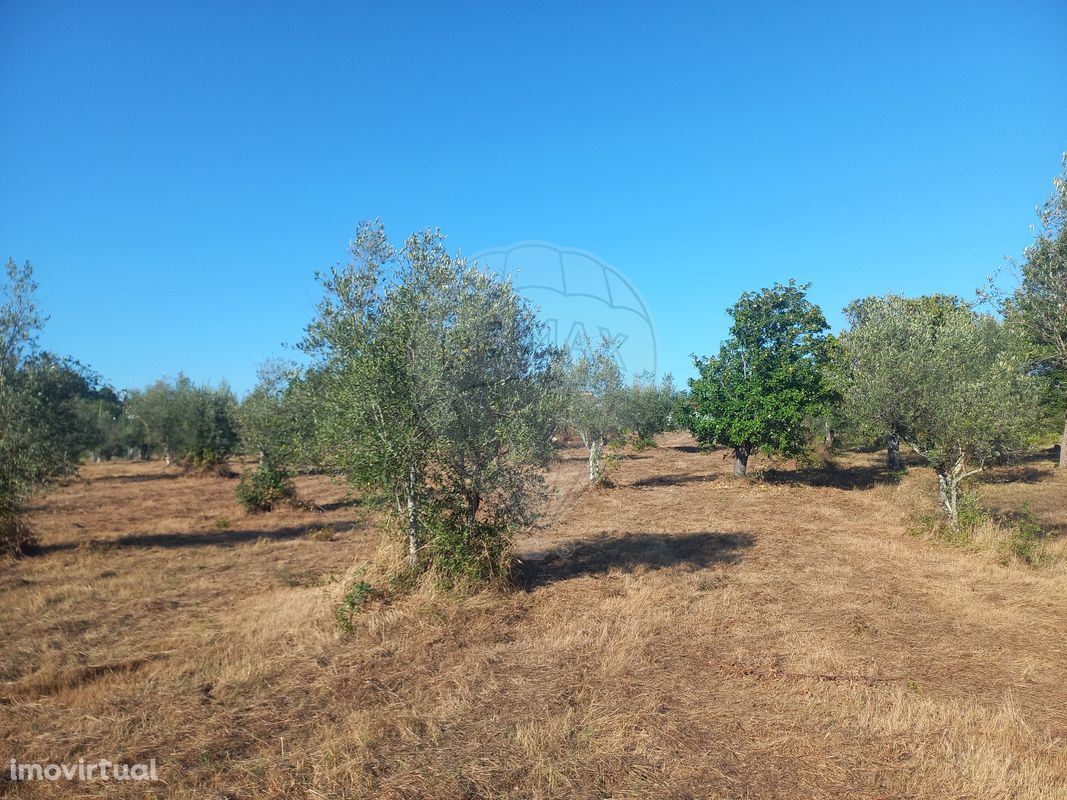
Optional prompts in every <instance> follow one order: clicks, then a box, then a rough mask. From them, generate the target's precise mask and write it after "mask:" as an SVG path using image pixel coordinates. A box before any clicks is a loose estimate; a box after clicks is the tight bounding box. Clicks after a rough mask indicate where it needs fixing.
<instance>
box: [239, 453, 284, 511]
mask: <svg viewBox="0 0 1067 800" xmlns="http://www.w3.org/2000/svg"><path fill="white" fill-rule="evenodd" d="M235 492H236V495H237V502H238V503H240V504H241V508H243V509H244V510H245V511H247V512H249V513H252V514H255V513H258V512H261V511H271V510H273V509H274V508H276V507H277V506H279V505H281V504H282V503H289V504H292V503H293V502H294V501H295V500H296V486H294V485H293V479H292V478H291V477H290V476H289V473H288V472H286V471H285V470H284V469H281V468H279V467H275V466H273V465H271V464H269V463H267V462H264V463H262V464H260V465H259V467H258V468H257V469H255V470H253V471H252V472H251V473H248V472H246V473H245V474H244V475H242V476H241V481H240V483H238V484H237V489H236V490H235Z"/></svg>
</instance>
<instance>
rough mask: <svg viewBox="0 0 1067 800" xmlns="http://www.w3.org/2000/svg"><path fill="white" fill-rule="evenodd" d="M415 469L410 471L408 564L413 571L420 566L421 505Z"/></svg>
mask: <svg viewBox="0 0 1067 800" xmlns="http://www.w3.org/2000/svg"><path fill="white" fill-rule="evenodd" d="M416 490H417V483H416V475H415V468H414V467H411V469H410V470H409V471H408V487H407V495H408V497H407V500H408V564H409V565H410V566H411V568H412V569H415V568H416V567H418V565H419V505H418V499H417V498H416V494H415V493H416Z"/></svg>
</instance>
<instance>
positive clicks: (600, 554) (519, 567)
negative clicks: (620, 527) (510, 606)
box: [513, 532, 756, 591]
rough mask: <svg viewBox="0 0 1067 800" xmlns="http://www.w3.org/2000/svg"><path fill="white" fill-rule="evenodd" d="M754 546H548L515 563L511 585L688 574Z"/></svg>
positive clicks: (715, 542) (674, 538)
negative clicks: (616, 574)
mask: <svg viewBox="0 0 1067 800" xmlns="http://www.w3.org/2000/svg"><path fill="white" fill-rule="evenodd" d="M755 543H756V537H755V536H753V535H752V534H749V533H712V532H706V533H680V534H669V533H628V534H625V535H623V536H610V535H601V536H599V537H597V538H595V539H575V540H570V541H565V542H560V543H558V544H554V545H553V546H552V549H551V551H550V552H548V553H539V554H534V555H532V556H531V557H528V558H526V560H524V561H516V563H515V566H514V571H513V575H514V576H515V583H516V584H517V585H518V586H519V587H521V588H523V589H525V590H527V591H529V590H531V589H535V588H537V587H538V586H545V585H548V584H551V583H556V582H558V581H565V580H569V579H571V578H577V577H580V576H582V575H601V574H604V573H607V572H610V571H611V570H623V571H626V572H632V571H633V570H635V569H637V568H638V567H644V568H646V569H664V568H667V567H676V566H681V567H684V568H687V569H690V570H696V569H703V568H705V567H710V566H712V565H715V564H733V563H735V562H737V561H740V560H741V553H742V552H743V551H744V550H747V549H748V548H750V547H752V545H754V544H755Z"/></svg>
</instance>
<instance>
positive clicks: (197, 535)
mask: <svg viewBox="0 0 1067 800" xmlns="http://www.w3.org/2000/svg"><path fill="white" fill-rule="evenodd" d="M314 527H330V528H333V531H334V533H344V532H346V531H350V530H352V529H353V527H354V526H353V525H352V523H350V522H335V523H333V524H330V525H297V526H293V527H288V528H278V529H276V530H269V531H268V530H250V531H246V530H235V531H234V530H230V531H190V532H189V533H128V534H124V535H122V536H118V537H116V538H114V539H88V540H86V541H82V542H58V543H55V544H42V545H38V546H37V547H35V548H33V549H32V550H31V551H29V552H28V553H27V555H34V556H36V555H46V554H48V553H55V552H61V551H65V550H78V549H87V550H90V551H93V552H107V551H112V550H125V549H129V548H151V547H162V548H167V549H171V548H181V547H234V546H236V545H239V544H246V543H248V542H256V541H259V540H261V539H263V540H266V541H271V542H283V541H288V540H291V539H300V538H302V537H304V536H306V535H307V532H308V530H309V529H310V528H314Z"/></svg>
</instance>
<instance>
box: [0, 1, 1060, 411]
mask: <svg viewBox="0 0 1067 800" xmlns="http://www.w3.org/2000/svg"><path fill="white" fill-rule="evenodd" d="M0 118H2V120H3V121H2V122H0V190H2V191H0V257H3V258H5V259H6V258H7V257H8V256H13V257H14V258H15V259H16V260H17V261H19V262H20V263H21V262H22V261H23V260H26V259H28V260H30V261H31V262H32V263H33V264H34V266H35V267H36V269H37V273H38V279H39V281H40V283H41V300H42V303H43V305H44V307H45V310H46V311H47V312H48V313H49V314H50V315H51V320H50V322H49V324H48V327H47V329H46V333H45V336H44V337H43V343H44V344H45V345H46V346H47V347H48V348H50V349H53V350H56V351H58V352H62V353H66V354H69V355H73V356H75V357H77V358H79V359H80V360H82V361H83V362H85V363H88V364H90V365H91V366H93V367H94V368H96V369H97V370H98V371H100V372H101V373H103V375H104V376H105V377H107V378H108V379H109V380H111V381H112V382H113V383H114V384H115V385H116V386H118V387H128V386H138V385H143V384H145V383H147V382H149V381H151V380H152V379H154V378H156V377H158V376H160V375H163V374H169V375H174V374H176V373H177V372H178V371H179V370H182V371H184V372H186V374H188V375H190V376H191V377H193V378H194V379H196V380H200V381H218V380H220V379H223V378H225V379H228V380H229V381H230V383H231V385H233V386H234V387H235V388H236V389H237V390H238V391H239V392H243V391H245V390H247V389H248V388H249V387H250V386H251V385H252V383H253V381H254V375H255V369H256V365H257V364H258V363H260V362H261V361H262V360H264V359H265V358H267V357H269V356H273V355H279V354H282V353H284V350H283V348H282V344H283V343H285V342H296V341H298V340H299V338H300V335H301V330H302V328H303V326H304V324H305V323H306V322H307V321H308V319H309V318H310V315H311V313H312V310H313V307H314V304H315V302H316V299H317V296H318V292H317V288H316V284H315V282H314V280H313V277H312V274H313V272H314V271H315V270H317V269H322V268H325V267H328V266H329V265H331V264H333V263H335V262H337V261H339V260H342V259H343V258H344V256H345V245H346V242H347V241H348V239H350V238H351V236H352V234H353V232H354V230H355V226H356V223H357V221H359V220H361V219H366V218H374V217H381V218H382V220H383V221H384V222H385V223H386V225H387V226H388V228H389V230H390V233H391V235H392V236H393V237H394V238H396V239H400V238H402V237H403V236H404V235H406V234H407V233H409V232H410V231H412V230H415V229H417V228H421V227H425V226H438V227H440V228H442V229H443V230H444V231H445V232H446V233H447V234H448V235H449V242H450V244H451V245H452V246H453V247H456V248H462V249H463V250H464V251H465V252H466V253H475V252H479V251H482V250H485V249H492V248H506V247H508V246H509V245H511V244H513V243H516V242H520V241H524V240H539V241H546V242H552V243H554V244H556V245H558V246H560V247H563V248H576V249H580V250H583V251H586V252H588V253H591V254H594V255H595V256H596V257H597V258H598V259H600V260H602V261H603V262H605V263H607V264H610V265H612V266H613V267H614V268H615V269H616V270H618V271H619V272H620V273H621V274H623V275H625V276H626V277H627V278H628V279H629V281H630V283H631V284H632V285H633V286H634V287H635V288H636V289H637V291H638V292H639V294H640V295H641V296H642V297H643V299H644V302H645V303H646V305H647V308H648V310H649V312H650V315H651V317H652V319H653V321H654V325H655V331H656V336H657V341H658V352H659V359H658V366H659V367H660V369H669V370H671V371H673V372H674V373H675V375H676V376H678V377H682V378H684V377H687V376H688V375H689V374H690V373H691V362H690V359H689V354H690V353H693V352H697V353H700V354H704V353H709V352H713V351H714V350H715V349H716V348H717V345H718V342H719V340H720V339H721V338H722V336H723V335H724V333H725V331H726V328H727V318H726V316H725V315H724V313H723V309H724V308H725V307H726V306H728V305H730V304H731V303H732V302H733V301H734V300H735V299H736V297H737V296H738V295H739V294H740V293H741V292H742V291H744V290H746V289H755V288H759V287H761V286H766V285H769V284H771V283H773V282H774V281H776V280H781V281H784V280H786V279H788V278H797V279H800V280H805V281H812V282H813V283H814V286H813V289H812V297H813V299H814V300H815V301H816V302H818V303H820V304H821V305H822V306H823V308H824V310H825V311H826V313H827V316H828V317H829V319H830V321H831V322H832V323H833V324H834V326H835V327H838V326H839V325H840V323H841V315H840V309H841V307H842V306H843V305H845V304H846V303H847V302H848V301H849V300H851V299H852V298H855V297H858V296H862V295H866V294H871V293H880V292H884V291H886V290H888V289H893V290H897V291H902V292H906V293H923V292H931V291H940V292H957V293H960V294H964V295H967V296H970V295H971V294H972V293H973V291H974V289H975V288H976V287H977V286H979V285H980V284H981V283H982V281H983V279H984V276H985V275H987V274H989V273H990V272H992V271H993V270H995V269H996V268H997V267H998V266H1000V265H1001V264H1002V263H1003V258H1004V257H1005V256H1006V255H1011V254H1018V253H1020V251H1021V250H1022V248H1023V247H1024V246H1025V245H1026V243H1027V242H1028V241H1029V240H1030V238H1031V235H1032V234H1031V231H1030V224H1031V223H1032V222H1033V220H1034V215H1033V208H1034V206H1035V205H1036V204H1038V203H1039V202H1040V201H1042V200H1043V199H1044V198H1045V197H1046V196H1047V195H1048V193H1049V191H1050V190H1051V182H1052V177H1053V176H1054V175H1055V174H1056V173H1057V172H1058V171H1059V167H1060V155H1061V153H1062V151H1064V150H1067V4H1065V3H1063V2H1062V0H1058V1H1057V2H1028V1H1026V0H1024V1H1023V2H1003V3H996V2H990V3H975V2H968V3H958V4H940V3H930V2H922V3H915V4H897V3H892V4H888V3H887V4H879V5H878V6H877V7H875V6H874V5H873V4H866V3H851V2H850V3H840V4H815V3H810V4H809V3H782V4H780V5H770V4H761V5H758V6H757V5H750V4H732V3H731V4H725V3H697V2H692V3H685V4H682V3H677V4H675V3H664V2H656V3H652V2H648V3H643V4H636V3H618V2H612V3H606V2H603V3H602V2H583V3H567V4H562V3H561V4H551V3H544V2H538V3H532V2H531V3H527V4H524V5H523V6H522V7H520V6H519V5H518V4H513V3H489V2H486V3H479V4H461V3H454V2H436V3H418V4H415V3H394V2H382V3H373V4H372V3H356V2H349V3H337V4H329V3H315V2H305V3H298V2H272V3H259V2H257V3H247V4H241V3H229V2H224V3H198V2H181V3H166V4H164V3H151V2H149V3H146V2H126V3H111V2H83V3H72V2H62V3H57V2H48V1H47V0H27V1H26V2H21V1H19V2H12V0H0Z"/></svg>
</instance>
